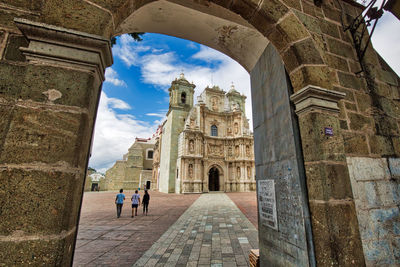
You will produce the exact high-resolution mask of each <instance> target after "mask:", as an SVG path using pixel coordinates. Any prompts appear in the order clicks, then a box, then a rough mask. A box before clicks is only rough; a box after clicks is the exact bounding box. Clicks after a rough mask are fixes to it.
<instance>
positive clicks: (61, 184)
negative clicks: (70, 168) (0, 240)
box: [0, 169, 84, 236]
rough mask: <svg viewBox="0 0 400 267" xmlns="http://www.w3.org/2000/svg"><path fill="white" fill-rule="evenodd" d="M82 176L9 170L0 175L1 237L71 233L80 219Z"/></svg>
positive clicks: (0, 172)
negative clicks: (1, 193)
mask: <svg viewBox="0 0 400 267" xmlns="http://www.w3.org/2000/svg"><path fill="white" fill-rule="evenodd" d="M83 176H84V175H83V173H82V174H76V173H66V172H61V171H41V170H24V169H6V170H2V171H0V180H1V183H0V184H1V185H0V192H5V193H3V194H4V196H5V198H2V199H3V201H4V202H3V203H1V204H2V205H1V216H2V220H1V221H0V235H5V236H7V235H12V234H13V233H14V234H15V233H17V232H20V233H23V235H50V234H60V233H61V232H62V231H69V230H71V229H72V228H73V227H75V226H76V223H77V222H78V216H79V214H78V213H79V207H80V200H81V198H80V194H81V193H82V187H83Z"/></svg>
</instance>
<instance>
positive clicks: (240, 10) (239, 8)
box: [229, 0, 281, 20]
mask: <svg viewBox="0 0 400 267" xmlns="http://www.w3.org/2000/svg"><path fill="white" fill-rule="evenodd" d="M259 2H260V1H259V0H248V1H238V0H233V1H232V4H231V6H230V7H229V9H230V10H231V11H233V12H235V13H237V14H239V15H240V16H241V17H243V18H244V19H245V20H249V19H251V18H252V15H253V14H254V12H256V10H257V9H258V5H259ZM274 5H281V4H280V3H278V2H275V3H274Z"/></svg>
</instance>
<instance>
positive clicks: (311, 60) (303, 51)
mask: <svg viewBox="0 0 400 267" xmlns="http://www.w3.org/2000/svg"><path fill="white" fill-rule="evenodd" d="M317 51H318V50H317V49H316V47H315V45H314V42H313V41H312V38H308V39H305V40H303V41H300V42H297V43H295V44H293V45H292V46H291V47H290V48H289V49H288V50H287V51H286V52H285V54H284V55H283V61H284V62H285V67H286V69H287V71H288V72H291V71H292V70H294V69H295V68H297V67H298V66H300V65H303V64H322V63H323V60H322V58H321V56H320V55H319V53H318V52H317Z"/></svg>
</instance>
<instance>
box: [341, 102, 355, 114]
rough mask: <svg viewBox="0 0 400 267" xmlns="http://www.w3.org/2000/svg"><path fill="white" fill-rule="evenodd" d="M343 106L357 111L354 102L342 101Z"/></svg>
mask: <svg viewBox="0 0 400 267" xmlns="http://www.w3.org/2000/svg"><path fill="white" fill-rule="evenodd" d="M344 106H345V107H346V110H351V111H357V106H356V104H354V103H349V102H344ZM353 114H354V113H353Z"/></svg>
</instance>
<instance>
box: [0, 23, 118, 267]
mask: <svg viewBox="0 0 400 267" xmlns="http://www.w3.org/2000/svg"><path fill="white" fill-rule="evenodd" d="M15 23H16V25H17V26H18V28H19V30H20V31H21V32H22V33H23V35H24V36H25V38H26V41H25V43H26V46H25V47H20V51H21V52H22V54H23V56H22V54H20V55H19V56H18V61H17V60H15V61H4V60H3V61H1V64H0V76H2V79H0V81H1V84H0V88H1V89H0V92H1V93H0V114H1V118H2V119H1V122H0V138H1V139H0V207H1V212H0V213H1V219H0V262H1V263H2V264H4V265H6V266H11V265H13V266H14V265H33V266H35V265H47V266H69V265H71V262H72V257H73V252H74V247H75V238H76V233H77V227H78V220H79V212H80V206H81V199H82V191H83V186H84V180H85V174H86V168H87V163H88V158H89V149H90V146H91V138H92V131H93V125H94V121H95V117H96V110H97V105H98V100H99V96H100V91H101V84H102V81H103V80H104V71H105V68H106V67H107V66H110V65H111V64H112V56H111V49H110V42H109V40H106V39H103V38H102V37H99V36H95V35H90V34H86V33H81V32H77V31H72V30H68V29H64V28H59V27H54V26H50V25H46V24H41V23H34V22H30V21H27V20H23V19H18V20H17V19H16V20H15ZM20 39H23V37H22V36H20ZM7 49H9V50H11V49H14V50H13V53H14V54H18V53H20V52H19V51H18V49H17V48H16V47H12V46H11V45H9V46H8V47H6V50H7ZM4 89H6V90H4ZM33 203H34V204H33Z"/></svg>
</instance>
